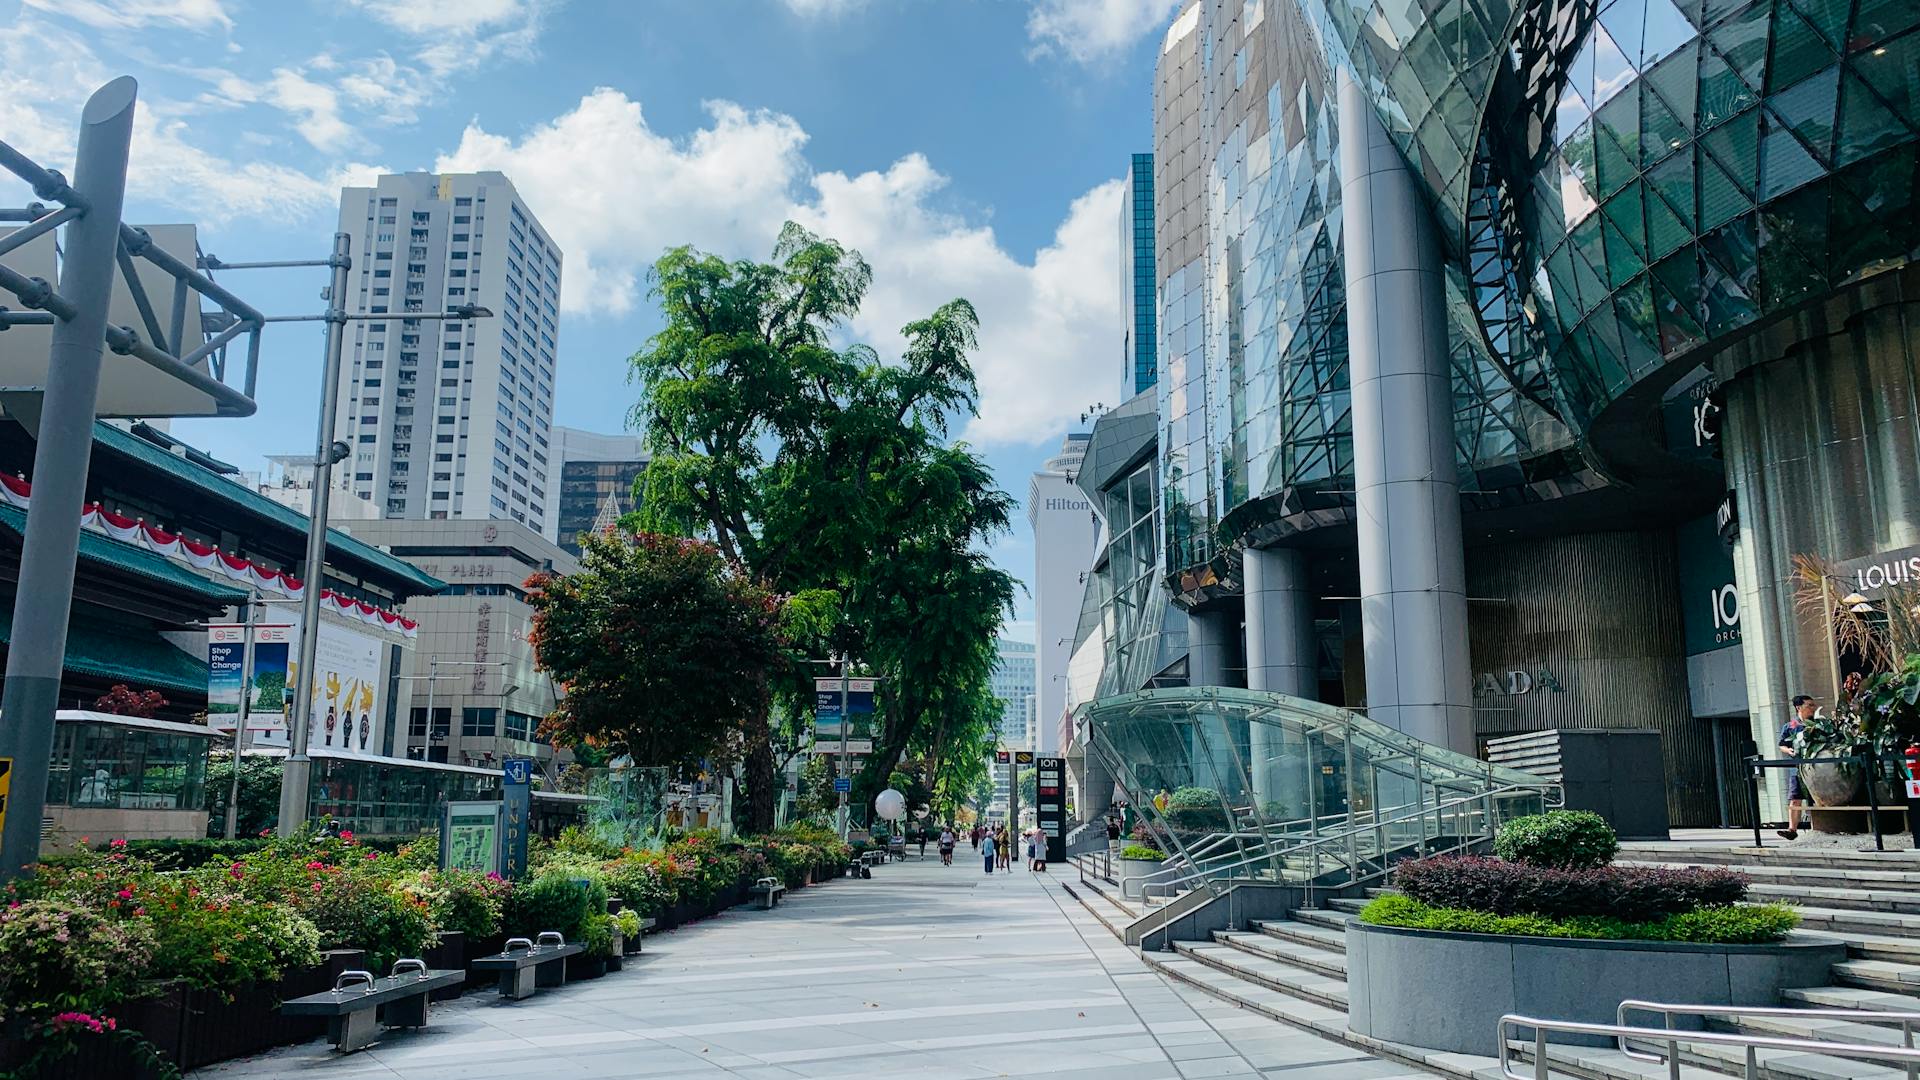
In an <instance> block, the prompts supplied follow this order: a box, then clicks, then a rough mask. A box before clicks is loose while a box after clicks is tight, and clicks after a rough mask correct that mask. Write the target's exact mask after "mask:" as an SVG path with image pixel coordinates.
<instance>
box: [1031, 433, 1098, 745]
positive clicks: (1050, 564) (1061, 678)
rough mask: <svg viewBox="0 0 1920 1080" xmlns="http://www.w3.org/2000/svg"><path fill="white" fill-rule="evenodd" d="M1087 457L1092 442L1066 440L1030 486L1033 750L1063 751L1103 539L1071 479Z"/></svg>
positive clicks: (1071, 437) (1084, 498) (1084, 496)
mask: <svg viewBox="0 0 1920 1080" xmlns="http://www.w3.org/2000/svg"><path fill="white" fill-rule="evenodd" d="M1086 453H1087V436H1085V435H1068V436H1067V437H1066V438H1065V439H1064V440H1062V441H1061V443H1060V452H1059V453H1058V454H1056V455H1054V456H1053V457H1052V458H1049V459H1048V460H1047V463H1046V464H1045V465H1043V466H1042V467H1041V468H1040V470H1039V471H1038V472H1036V473H1034V474H1033V479H1032V480H1031V481H1030V482H1029V483H1028V485H1027V521H1028V523H1029V524H1031V525H1032V526H1033V609H1034V610H1033V617H1034V623H1035V626H1036V629H1035V631H1034V635H1035V637H1034V640H1035V643H1036V645H1037V649H1036V651H1035V656H1036V661H1037V662H1036V664H1035V671H1034V681H1035V687H1034V692H1035V695H1036V696H1037V697H1038V699H1039V705H1038V709H1037V712H1036V716H1037V718H1038V719H1037V723H1036V724H1035V725H1034V727H1035V730H1034V738H1033V748H1034V749H1035V750H1038V751H1040V752H1041V753H1044V754H1051V753H1053V752H1055V751H1056V750H1058V749H1059V747H1060V745H1061V743H1062V741H1063V740H1062V739H1061V732H1062V730H1063V729H1064V728H1065V726H1066V724H1065V717H1066V702H1067V664H1068V662H1069V661H1070V660H1071V659H1072V658H1073V639H1074V636H1075V634H1076V633H1077V631H1078V630H1079V625H1080V599H1081V593H1082V588H1083V586H1084V585H1085V584H1086V575H1087V571H1088V570H1089V569H1091V568H1092V566H1093V556H1094V552H1095V549H1096V547H1097V546H1098V544H1099V539H1100V523H1099V519H1097V518H1095V517H1094V516H1093V505H1092V504H1091V503H1090V502H1088V500H1087V493H1086V492H1084V491H1081V490H1080V489H1079V488H1077V487H1075V486H1074V483H1073V476H1074V474H1075V473H1076V472H1078V471H1079V469H1080V462H1081V459H1082V458H1084V457H1085V456H1086Z"/></svg>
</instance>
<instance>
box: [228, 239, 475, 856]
mask: <svg viewBox="0 0 1920 1080" xmlns="http://www.w3.org/2000/svg"><path fill="white" fill-rule="evenodd" d="M352 247H353V240H352V237H350V236H348V235H347V234H346V233H343V232H342V233H334V234H333V254H332V255H330V256H328V257H327V258H325V259H319V260H315V259H290V260H278V261H272V262H237V263H229V262H222V261H221V260H220V259H219V258H217V257H215V256H212V255H203V256H201V257H200V260H199V267H200V269H202V270H274V269H286V268H293V267H309V266H326V267H330V268H331V269H332V270H333V279H332V282H331V284H329V285H328V287H327V310H326V311H325V312H323V313H321V314H319V315H275V316H271V317H269V318H267V319H266V320H265V321H266V322H275V323H283V322H324V323H326V324H327V345H326V359H325V362H324V363H323V364H321V368H320V373H321V374H320V378H321V383H320V420H319V434H318V436H317V438H316V439H315V440H314V443H315V445H314V451H313V509H312V513H311V515H310V517H309V520H308V524H307V555H306V562H305V564H304V567H303V570H302V574H301V580H302V581H303V582H305V584H306V591H305V592H304V593H302V594H301V598H300V599H301V603H300V657H299V660H298V661H297V663H298V665H299V670H298V673H297V675H296V677H295V679H294V693H293V710H292V712H291V713H290V714H289V716H288V720H287V760H286V763H285V764H284V765H283V766H282V767H281V772H280V835H282V836H289V835H292V834H293V833H294V832H297V831H298V830H299V829H300V827H301V826H302V825H304V824H306V820H307V793H308V792H309V791H310V790H311V789H312V783H313V760H312V759H311V758H310V757H308V756H307V745H308V742H309V739H310V736H311V731H310V729H309V728H310V725H311V724H312V722H313V716H312V713H313V706H312V702H313V687H314V676H315V672H314V670H313V669H314V665H315V662H316V657H317V656H318V650H319V646H320V610H321V608H320V593H321V590H322V589H323V588H324V587H325V584H326V576H327V510H328V503H329V501H330V499H331V496H332V494H333V467H334V465H335V464H337V463H339V462H340V461H342V460H345V458H346V456H347V455H348V454H349V453H351V452H352V450H351V448H349V447H348V446H347V445H346V444H345V443H341V442H338V441H336V440H335V439H334V413H335V411H337V409H338V407H339V402H340V361H341V355H342V353H344V352H345V351H346V339H347V324H348V323H349V322H362V321H378V322H393V321H396V320H402V321H404V320H433V321H446V320H467V319H486V318H491V317H492V316H493V312H492V311H490V310H488V309H487V308H485V307H482V306H481V305H478V304H463V305H460V306H459V307H455V308H451V309H449V310H447V311H434V312H426V311H402V312H398V313H394V312H380V313H378V314H375V313H359V312H355V313H349V312H348V311H347V309H346V303H347V286H348V277H347V272H348V271H349V270H351V269H352V268H353V257H352V256H353V252H352ZM428 719H429V721H431V719H432V717H431V716H429V717H428Z"/></svg>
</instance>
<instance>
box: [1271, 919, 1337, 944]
mask: <svg viewBox="0 0 1920 1080" xmlns="http://www.w3.org/2000/svg"><path fill="white" fill-rule="evenodd" d="M1252 925H1253V928H1254V929H1255V930H1257V931H1259V932H1260V933H1262V934H1265V935H1267V936H1268V937H1273V938H1279V939H1280V940H1282V941H1293V942H1298V943H1299V944H1301V945H1311V946H1314V947H1316V948H1321V949H1328V950H1331V951H1333V952H1346V951H1347V934H1346V931H1345V929H1344V928H1342V929H1338V930H1335V929H1330V928H1328V927H1325V926H1320V925H1318V924H1316V923H1310V922H1303V921H1300V920H1296V919H1255V920H1253V923H1252Z"/></svg>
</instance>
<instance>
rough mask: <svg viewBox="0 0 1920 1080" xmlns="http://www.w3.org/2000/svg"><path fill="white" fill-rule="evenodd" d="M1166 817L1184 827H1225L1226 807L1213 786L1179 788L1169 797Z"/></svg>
mask: <svg viewBox="0 0 1920 1080" xmlns="http://www.w3.org/2000/svg"><path fill="white" fill-rule="evenodd" d="M1166 818H1167V820H1168V821H1170V822H1172V823H1173V824H1174V825H1177V826H1179V827H1180V828H1183V829H1224V828H1226V827H1227V811H1226V807H1225V806H1223V805H1222V804H1221V802H1220V795H1219V793H1218V792H1216V791H1214V790H1213V789H1212V788H1203V787H1183V788H1178V789H1176V790H1175V791H1174V793H1173V794H1172V795H1169V796H1168V797H1167V809H1166Z"/></svg>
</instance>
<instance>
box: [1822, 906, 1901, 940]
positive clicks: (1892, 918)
mask: <svg viewBox="0 0 1920 1080" xmlns="http://www.w3.org/2000/svg"><path fill="white" fill-rule="evenodd" d="M1793 907H1794V908H1795V909H1796V910H1797V911H1799V912H1800V925H1801V926H1803V927H1805V928H1806V929H1808V930H1819V931H1823V932H1825V933H1830V934H1840V935H1851V934H1869V935H1878V936H1881V937H1894V938H1911V939H1916V940H1920V915H1904V914H1901V913H1900V912H1897V911H1860V910H1857V909H1854V908H1834V907H1816V906H1803V905H1800V904H1794V905H1793Z"/></svg>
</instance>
